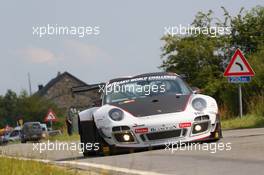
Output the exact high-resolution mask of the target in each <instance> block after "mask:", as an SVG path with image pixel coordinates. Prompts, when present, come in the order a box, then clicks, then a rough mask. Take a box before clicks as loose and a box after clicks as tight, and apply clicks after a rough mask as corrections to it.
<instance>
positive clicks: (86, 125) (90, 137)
mask: <svg viewBox="0 0 264 175" xmlns="http://www.w3.org/2000/svg"><path fill="white" fill-rule="evenodd" d="M78 126H79V134H80V140H81V144H82V151H83V155H84V157H87V156H96V155H107V154H109V153H110V150H111V148H110V146H109V145H108V144H107V143H106V142H105V141H104V139H103V138H102V137H101V136H100V133H99V132H98V129H97V127H96V126H95V123H94V121H93V120H91V121H80V119H79V120H78Z"/></svg>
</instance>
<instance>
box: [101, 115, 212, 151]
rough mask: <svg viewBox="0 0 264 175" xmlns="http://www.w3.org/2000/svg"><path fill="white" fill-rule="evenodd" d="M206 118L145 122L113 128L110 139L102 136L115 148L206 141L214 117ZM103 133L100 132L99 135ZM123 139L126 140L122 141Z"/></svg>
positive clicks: (104, 135)
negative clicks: (196, 128)
mask: <svg viewBox="0 0 264 175" xmlns="http://www.w3.org/2000/svg"><path fill="white" fill-rule="evenodd" d="M195 117H197V116H195ZM195 117H194V118H195ZM208 118H209V119H207V120H201V121H194V120H192V121H186V120H184V121H183V120H181V121H179V120H164V121H160V120H158V121H157V120H156V121H155V120H154V121H152V122H150V123H148V124H147V122H146V123H145V124H144V125H120V126H113V127H112V128H111V134H110V137H109V136H108V137H107V135H109V134H103V135H102V136H103V138H104V139H105V140H106V142H107V143H108V144H110V145H115V146H117V147H132V148H136V147H139V148H140V147H150V146H161V145H165V144H168V143H177V142H192V141H197V140H203V139H207V138H209V137H210V136H211V133H212V132H214V131H215V130H216V125H215V116H208ZM212 118H213V119H212ZM197 125H199V126H200V127H201V130H200V131H199V132H197V131H196V130H195V126H197ZM198 129H199V128H198ZM105 132H106V131H104V130H101V133H105ZM125 137H126V139H124V138H125ZM128 138H130V139H128Z"/></svg>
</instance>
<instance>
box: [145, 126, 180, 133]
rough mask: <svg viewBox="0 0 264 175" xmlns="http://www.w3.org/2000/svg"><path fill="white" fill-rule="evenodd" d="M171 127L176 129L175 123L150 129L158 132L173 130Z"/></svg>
mask: <svg viewBox="0 0 264 175" xmlns="http://www.w3.org/2000/svg"><path fill="white" fill-rule="evenodd" d="M173 129H177V126H176V125H172V126H165V125H162V127H157V128H150V131H151V132H159V131H167V130H173Z"/></svg>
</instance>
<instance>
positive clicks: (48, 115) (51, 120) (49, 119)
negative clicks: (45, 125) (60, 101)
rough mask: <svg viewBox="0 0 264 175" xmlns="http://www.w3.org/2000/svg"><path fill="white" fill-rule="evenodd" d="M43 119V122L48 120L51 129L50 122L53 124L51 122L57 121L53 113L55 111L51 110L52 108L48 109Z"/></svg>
mask: <svg viewBox="0 0 264 175" xmlns="http://www.w3.org/2000/svg"><path fill="white" fill-rule="evenodd" d="M44 121H45V122H50V128H51V130H52V124H53V122H56V121H57V117H56V114H55V112H53V110H52V109H49V111H48V114H47V115H46V117H45V119H44Z"/></svg>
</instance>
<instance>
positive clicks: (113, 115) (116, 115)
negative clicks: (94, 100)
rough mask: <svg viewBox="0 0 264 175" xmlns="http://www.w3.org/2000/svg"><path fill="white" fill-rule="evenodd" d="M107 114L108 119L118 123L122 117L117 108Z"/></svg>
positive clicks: (122, 114) (121, 112)
mask: <svg viewBox="0 0 264 175" xmlns="http://www.w3.org/2000/svg"><path fill="white" fill-rule="evenodd" d="M108 114H109V116H110V118H111V119H113V120H114V121H120V120H122V119H123V117H124V113H123V111H121V110H120V109H118V108H114V109H111V110H110V111H109V113H108Z"/></svg>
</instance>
